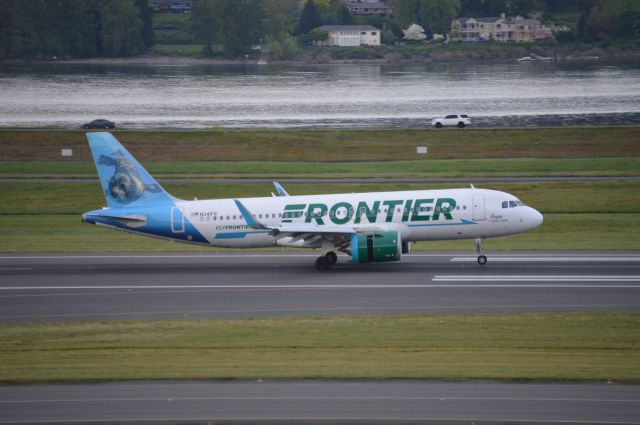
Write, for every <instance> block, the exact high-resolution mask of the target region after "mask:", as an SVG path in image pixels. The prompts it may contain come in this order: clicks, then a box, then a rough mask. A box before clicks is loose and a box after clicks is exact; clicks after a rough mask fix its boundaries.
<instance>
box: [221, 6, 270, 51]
mask: <svg viewBox="0 0 640 425" xmlns="http://www.w3.org/2000/svg"><path fill="white" fill-rule="evenodd" d="M217 4H218V11H219V15H220V16H221V17H223V19H220V20H219V26H218V30H219V31H218V39H219V40H220V44H221V45H222V50H223V54H224V56H225V57H227V58H237V57H240V56H243V55H245V54H247V53H249V51H250V49H251V46H252V45H253V44H255V43H256V42H257V41H258V38H259V37H260V35H261V33H262V32H261V24H262V14H263V10H262V0H217Z"/></svg>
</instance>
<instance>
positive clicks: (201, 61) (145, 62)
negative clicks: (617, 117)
mask: <svg viewBox="0 0 640 425" xmlns="http://www.w3.org/2000/svg"><path fill="white" fill-rule="evenodd" d="M607 61H621V62H638V61H640V53H637V54H631V55H629V54H626V55H618V54H613V55H587V56H577V57H571V56H566V57H559V58H557V59H555V60H554V59H551V60H527V61H525V62H526V63H530V62H545V63H567V62H570V63H576V62H607ZM516 62H520V61H519V58H514V57H491V58H479V57H463V56H456V57H451V58H446V59H442V58H439V57H430V56H426V57H419V58H412V59H399V58H397V57H395V56H394V55H392V54H388V55H386V56H383V57H381V58H370V59H332V58H330V57H327V56H325V55H323V56H322V57H319V58H308V57H306V56H305V57H304V58H302V59H298V60H288V61H268V62H263V61H261V60H260V59H259V58H252V59H217V58H200V57H191V56H165V55H156V54H142V55H137V56H131V57H116V58H110V57H99V58H84V59H48V60H47V59H33V60H29V59H0V65H11V64H38V65H56V64H60V65H115V66H121V65H138V66H230V65H233V66H239V65H244V66H268V65H282V66H287V65H288V66H307V65H311V66H313V65H422V64H446V63H516Z"/></svg>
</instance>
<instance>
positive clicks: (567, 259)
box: [449, 256, 640, 263]
mask: <svg viewBox="0 0 640 425" xmlns="http://www.w3.org/2000/svg"><path fill="white" fill-rule="evenodd" d="M449 261H452V262H461V263H463V262H464V263H475V262H476V261H477V257H453V258H451V259H450V260H449ZM523 261H524V262H587V263H592V262H640V257H607V256H597V257H596V256H582V257H527V256H522V257H499V256H496V257H493V256H491V257H489V262H491V263H493V262H496V263H500V262H503V263H509V262H523Z"/></svg>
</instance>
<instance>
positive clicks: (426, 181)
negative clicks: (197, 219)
mask: <svg viewBox="0 0 640 425" xmlns="http://www.w3.org/2000/svg"><path fill="white" fill-rule="evenodd" d="M158 180H159V181H160V183H271V182H272V181H273V180H274V179H263V178H259V179H258V178H242V179H239V178H205V177H202V178H175V179H158ZM277 180H278V181H279V182H280V183H282V184H289V183H371V184H377V183H379V184H383V183H402V184H412V183H413V184H421V183H422V184H432V183H460V184H463V185H465V186H466V185H468V184H469V183H500V182H501V183H519V182H521V183H528V182H534V183H536V182H537V183H539V182H565V181H574V182H607V181H637V180H640V176H553V177H526V176H525V177H462V178H458V177H450V178H446V177H441V178H417V177H416V178H375V177H373V178H343V179H331V178H315V179H295V178H291V179H277ZM97 182H98V180H97V179H95V178H90V179H73V178H60V179H57V178H47V179H43V178H33V179H25V178H0V183H97Z"/></svg>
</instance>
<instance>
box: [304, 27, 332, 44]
mask: <svg viewBox="0 0 640 425" xmlns="http://www.w3.org/2000/svg"><path fill="white" fill-rule="evenodd" d="M309 37H311V40H312V41H326V40H328V39H329V33H328V32H326V31H323V30H321V29H320V28H316V29H314V30H311V32H309Z"/></svg>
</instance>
